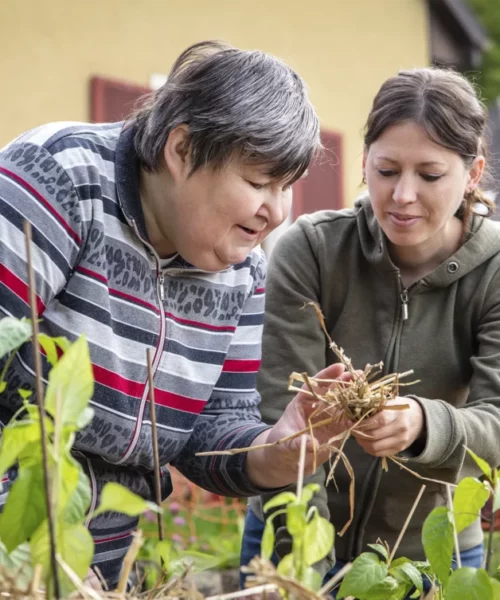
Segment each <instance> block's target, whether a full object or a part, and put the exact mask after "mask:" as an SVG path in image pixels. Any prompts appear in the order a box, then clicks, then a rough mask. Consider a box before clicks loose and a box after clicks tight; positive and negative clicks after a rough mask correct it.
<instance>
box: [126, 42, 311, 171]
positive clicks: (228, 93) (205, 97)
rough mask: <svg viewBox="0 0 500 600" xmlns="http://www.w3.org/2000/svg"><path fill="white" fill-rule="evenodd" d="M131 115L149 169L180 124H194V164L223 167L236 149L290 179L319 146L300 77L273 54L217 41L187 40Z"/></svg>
mask: <svg viewBox="0 0 500 600" xmlns="http://www.w3.org/2000/svg"><path fill="white" fill-rule="evenodd" d="M131 121H132V123H133V124H134V125H135V127H136V134H135V148H136V152H137V154H138V156H139V159H140V161H141V163H142V166H143V167H144V168H145V169H146V170H147V171H150V172H154V171H158V170H160V169H161V168H162V166H163V150H164V147H165V144H166V142H167V138H168V136H169V134H170V132H171V131H172V130H173V129H174V128H175V127H177V126H178V125H181V124H185V125H187V127H188V129H189V138H188V140H189V149H190V151H191V163H192V171H191V172H194V171H196V170H197V169H199V168H200V167H204V166H211V167H213V168H220V167H222V166H224V165H225V164H226V163H227V161H228V160H229V159H230V158H232V157H233V156H234V155H235V154H236V155H239V156H240V157H241V158H242V159H243V160H244V161H247V162H250V163H252V164H261V165H263V166H264V167H265V168H266V169H267V172H268V174H269V175H270V176H271V177H272V178H275V179H278V180H283V181H287V182H288V183H293V182H294V181H296V180H297V179H298V178H299V177H301V176H302V175H303V173H304V172H305V170H306V169H307V167H308V165H309V163H310V162H311V160H312V158H313V157H314V156H315V154H316V152H317V151H318V150H319V149H320V147H321V143H320V137H319V121H318V117H317V115H316V113H315V111H314V108H313V106H312V104H311V102H310V100H309V98H308V95H307V92H306V89H305V84H304V82H303V80H302V79H301V77H300V76H299V75H298V74H297V73H296V72H295V71H293V70H292V69H291V68H290V67H288V66H287V65H285V64H284V63H283V62H282V61H281V60H279V59H277V58H275V57H273V56H270V55H269V54H266V53H264V52H259V51H250V50H239V49H237V48H234V47H232V46H230V45H228V44H224V43H222V42H215V41H208V42H200V43H198V44H195V45H193V46H190V47H189V48H187V50H185V51H184V52H183V53H182V54H181V55H180V56H179V58H178V59H177V61H176V62H175V64H174V65H173V67H172V70H171V71H170V74H169V75H168V79H167V81H166V83H165V84H164V85H163V86H162V87H161V88H160V89H158V90H157V91H156V92H153V93H152V94H151V95H150V96H149V97H148V98H147V99H146V101H145V103H144V104H143V105H142V108H140V109H139V110H138V111H137V112H136V113H135V114H134V115H133V116H132V119H131Z"/></svg>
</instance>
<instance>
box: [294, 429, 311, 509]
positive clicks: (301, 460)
mask: <svg viewBox="0 0 500 600" xmlns="http://www.w3.org/2000/svg"><path fill="white" fill-rule="evenodd" d="M313 442H314V440H313ZM306 444H307V439H306V436H305V435H304V436H303V437H302V439H301V440H300V455H299V472H298V475H297V498H298V499H299V500H300V497H301V496H302V489H303V487H304V469H305V465H306Z"/></svg>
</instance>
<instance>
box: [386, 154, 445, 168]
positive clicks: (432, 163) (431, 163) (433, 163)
mask: <svg viewBox="0 0 500 600" xmlns="http://www.w3.org/2000/svg"><path fill="white" fill-rule="evenodd" d="M377 158H378V159H379V160H386V161H388V162H391V163H397V162H398V161H397V160H394V159H393V158H389V157H388V156H377ZM418 166H419V167H430V166H441V167H446V164H445V163H443V162H441V161H439V160H426V161H424V162H421V163H418Z"/></svg>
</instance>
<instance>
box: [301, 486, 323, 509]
mask: <svg viewBox="0 0 500 600" xmlns="http://www.w3.org/2000/svg"><path fill="white" fill-rule="evenodd" d="M319 490H320V486H319V485H318V484H317V483H308V484H307V485H305V486H304V487H303V489H302V494H301V495H300V500H299V502H300V503H301V504H306V505H307V504H309V502H310V501H311V500H312V497H313V496H314V494H315V493H316V492H319Z"/></svg>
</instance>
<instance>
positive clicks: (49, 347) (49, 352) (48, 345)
mask: <svg viewBox="0 0 500 600" xmlns="http://www.w3.org/2000/svg"><path fill="white" fill-rule="evenodd" d="M38 342H39V343H40V346H41V347H42V348H43V349H44V350H45V355H46V356H47V360H48V361H49V363H50V364H51V365H52V366H54V365H55V364H56V362H57V346H56V344H55V342H54V339H53V338H51V337H50V336H49V335H47V334H46V333H39V334H38Z"/></svg>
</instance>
